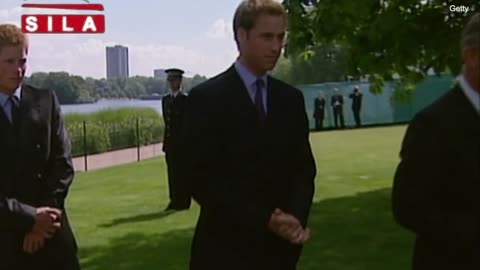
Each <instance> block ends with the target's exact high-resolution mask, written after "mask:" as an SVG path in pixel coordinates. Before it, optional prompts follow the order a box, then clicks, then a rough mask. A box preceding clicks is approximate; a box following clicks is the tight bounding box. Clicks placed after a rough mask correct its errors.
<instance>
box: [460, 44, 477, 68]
mask: <svg viewBox="0 0 480 270" xmlns="http://www.w3.org/2000/svg"><path fill="white" fill-rule="evenodd" d="M463 59H464V63H465V66H467V67H468V68H471V69H478V68H479V67H480V48H473V47H468V48H465V49H464V50H463Z"/></svg>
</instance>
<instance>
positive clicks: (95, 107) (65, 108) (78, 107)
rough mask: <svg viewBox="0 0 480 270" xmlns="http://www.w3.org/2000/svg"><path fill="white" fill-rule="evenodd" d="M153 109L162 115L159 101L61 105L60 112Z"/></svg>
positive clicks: (135, 100) (120, 101)
mask: <svg viewBox="0 0 480 270" xmlns="http://www.w3.org/2000/svg"><path fill="white" fill-rule="evenodd" d="M125 107H126V108H132V107H133V108H153V109H155V110H157V112H158V113H160V114H162V101H161V100H138V99H131V100H100V101H98V102H96V103H89V104H73V105H62V112H63V113H64V114H67V113H92V112H97V111H101V110H106V109H118V108H125Z"/></svg>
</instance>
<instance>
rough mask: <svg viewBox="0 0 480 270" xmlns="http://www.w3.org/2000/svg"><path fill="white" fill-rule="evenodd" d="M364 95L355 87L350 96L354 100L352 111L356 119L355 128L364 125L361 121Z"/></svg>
mask: <svg viewBox="0 0 480 270" xmlns="http://www.w3.org/2000/svg"><path fill="white" fill-rule="evenodd" d="M362 97H363V96H362V93H360V91H359V88H358V86H355V88H354V89H353V93H351V94H350V98H351V99H352V111H353V118H354V119H355V127H357V128H358V127H360V126H361V125H362V120H361V119H360V110H361V109H362Z"/></svg>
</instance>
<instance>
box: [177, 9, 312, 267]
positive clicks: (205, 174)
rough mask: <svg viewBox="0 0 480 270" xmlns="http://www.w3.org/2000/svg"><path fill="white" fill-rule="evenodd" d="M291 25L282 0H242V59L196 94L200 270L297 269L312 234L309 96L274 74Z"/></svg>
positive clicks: (190, 119) (192, 97)
mask: <svg viewBox="0 0 480 270" xmlns="http://www.w3.org/2000/svg"><path fill="white" fill-rule="evenodd" d="M285 25H286V21H285V12H284V9H283V7H282V5H281V4H279V3H278V2H276V1H274V0H247V1H243V2H241V3H240V5H239V7H238V8H237V10H236V12H235V17H234V20H233V26H234V33H235V40H236V42H237V46H238V48H239V51H240V55H239V57H238V59H237V61H236V62H235V64H234V65H232V66H231V67H230V68H229V69H228V70H226V71H225V72H223V73H221V74H219V75H217V76H215V77H214V78H212V79H210V80H208V81H207V82H205V83H203V84H201V85H199V86H197V87H195V88H194V89H193V90H192V91H191V92H190V93H189V97H188V102H187V104H188V105H187V109H186V117H185V130H184V135H185V137H184V143H185V144H184V147H185V148H184V150H185V157H186V160H185V164H186V165H185V172H186V177H187V179H188V180H189V181H190V182H191V183H192V185H193V186H192V187H193V197H194V199H195V200H196V201H197V202H198V203H199V204H200V207H201V211H200V216H199V219H198V223H197V227H196V230H195V236H194V239H193V243H192V254H191V261H190V269H209V270H216V269H218V270H219V269H222V270H223V269H233V270H235V269H242V270H244V269H249V270H255V269H279V270H293V269H295V268H296V263H297V260H298V258H299V256H300V252H301V247H302V243H304V242H305V241H306V240H307V239H308V238H309V229H308V228H307V219H308V216H309V211H310V207H311V204H312V198H313V194H314V178H315V174H316V168H315V161H314V158H313V155H312V151H311V148H310V143H309V138H308V131H309V126H308V118H307V115H306V112H305V104H304V99H303V95H302V93H301V92H300V91H299V90H297V89H295V88H294V87H292V86H290V85H288V84H286V83H284V82H281V81H279V80H277V79H275V78H272V77H270V76H269V75H267V71H269V70H271V69H272V68H273V67H274V66H275V64H276V62H277V60H278V57H279V56H280V53H281V51H282V46H283V39H284V34H285Z"/></svg>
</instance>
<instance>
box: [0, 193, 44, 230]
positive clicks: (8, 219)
mask: <svg viewBox="0 0 480 270" xmlns="http://www.w3.org/2000/svg"><path fill="white" fill-rule="evenodd" d="M35 214H36V209H35V207H33V206H30V205H27V204H24V203H21V202H19V201H18V200H16V199H14V198H7V197H5V196H3V195H1V194H0V220H2V222H0V228H2V229H7V230H9V231H10V230H20V231H28V230H29V229H30V228H31V227H32V226H33V224H34V223H35Z"/></svg>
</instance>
